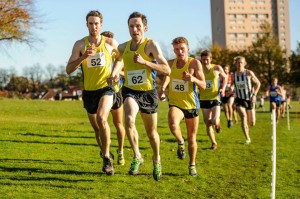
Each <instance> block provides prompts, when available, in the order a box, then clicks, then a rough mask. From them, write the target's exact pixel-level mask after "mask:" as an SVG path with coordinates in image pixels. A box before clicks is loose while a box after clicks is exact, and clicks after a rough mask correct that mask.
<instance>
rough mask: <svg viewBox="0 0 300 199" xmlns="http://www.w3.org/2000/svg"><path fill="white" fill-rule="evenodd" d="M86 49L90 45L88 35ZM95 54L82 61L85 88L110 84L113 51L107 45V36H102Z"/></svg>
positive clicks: (94, 88) (85, 42)
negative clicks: (108, 80) (108, 81)
mask: <svg viewBox="0 0 300 199" xmlns="http://www.w3.org/2000/svg"><path fill="white" fill-rule="evenodd" d="M84 44H85V50H86V48H87V47H88V46H90V43H89V40H88V37H85V38H84ZM94 52H95V53H94V55H92V56H90V57H88V58H86V59H85V60H83V61H82V63H81V69H82V73H83V85H84V90H88V91H93V90H98V89H101V88H104V87H106V86H108V84H107V81H106V80H107V78H109V77H110V74H111V62H112V56H111V53H110V52H109V51H108V50H107V48H106V46H105V38H104V37H103V36H101V42H100V45H99V46H97V47H95V49H94Z"/></svg>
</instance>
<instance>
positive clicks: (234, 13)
mask: <svg viewBox="0 0 300 199" xmlns="http://www.w3.org/2000/svg"><path fill="white" fill-rule="evenodd" d="M210 4H211V19H212V39H213V43H218V44H219V45H220V46H222V47H227V48H228V49H232V50H238V49H244V48H246V47H247V46H250V45H251V43H252V41H256V39H257V36H258V35H259V32H260V24H261V23H264V22H268V23H270V24H271V26H272V28H273V33H274V34H275V35H276V36H277V37H278V38H279V44H280V46H282V48H283V49H286V50H287V53H288V54H289V52H290V49H291V46H290V22H289V1H288V0H210Z"/></svg>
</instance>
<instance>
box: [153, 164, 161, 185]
mask: <svg viewBox="0 0 300 199" xmlns="http://www.w3.org/2000/svg"><path fill="white" fill-rule="evenodd" d="M153 178H154V180H156V181H158V180H159V179H160V178H161V164H160V163H154V168H153Z"/></svg>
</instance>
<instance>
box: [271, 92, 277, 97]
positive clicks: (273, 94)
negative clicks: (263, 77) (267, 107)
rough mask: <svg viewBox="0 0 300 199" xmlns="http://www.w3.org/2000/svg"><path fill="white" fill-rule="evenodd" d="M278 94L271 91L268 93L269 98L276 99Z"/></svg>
mask: <svg viewBox="0 0 300 199" xmlns="http://www.w3.org/2000/svg"><path fill="white" fill-rule="evenodd" d="M277 95H278V94H277V92H276V91H271V92H270V96H271V97H276V96H277Z"/></svg>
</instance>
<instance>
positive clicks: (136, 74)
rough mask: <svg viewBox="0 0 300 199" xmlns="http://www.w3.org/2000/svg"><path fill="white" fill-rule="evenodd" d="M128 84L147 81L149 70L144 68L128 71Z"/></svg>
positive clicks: (138, 83)
mask: <svg viewBox="0 0 300 199" xmlns="http://www.w3.org/2000/svg"><path fill="white" fill-rule="evenodd" d="M127 79H128V85H129V86H134V85H140V84H144V83H146V82H147V71H146V69H142V70H132V71H128V72H127Z"/></svg>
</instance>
